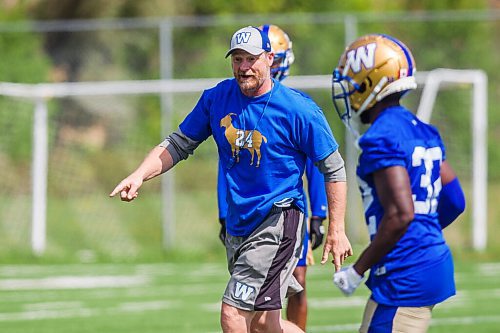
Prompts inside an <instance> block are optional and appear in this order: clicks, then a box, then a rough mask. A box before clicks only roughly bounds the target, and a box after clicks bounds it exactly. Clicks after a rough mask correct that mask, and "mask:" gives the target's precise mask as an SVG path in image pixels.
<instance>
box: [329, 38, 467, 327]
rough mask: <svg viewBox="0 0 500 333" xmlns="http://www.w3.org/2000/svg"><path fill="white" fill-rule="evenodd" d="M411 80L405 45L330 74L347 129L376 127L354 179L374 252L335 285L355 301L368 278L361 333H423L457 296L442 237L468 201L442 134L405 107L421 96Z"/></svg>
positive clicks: (368, 54)
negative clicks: (439, 308) (441, 306)
mask: <svg viewBox="0 0 500 333" xmlns="http://www.w3.org/2000/svg"><path fill="white" fill-rule="evenodd" d="M414 73H415V61H414V60H413V57H412V55H411V52H410V50H409V49H408V48H407V47H406V46H405V45H404V44H403V43H402V42H400V41H399V40H397V39H395V38H393V37H390V36H387V35H367V36H363V37H361V38H359V39H357V40H356V41H354V42H353V43H352V44H351V45H350V46H348V47H347V49H346V51H345V52H344V54H343V55H342V57H341V58H340V62H339V65H338V67H337V68H336V69H335V71H334V74H333V81H334V82H333V101H334V104H335V108H336V109H337V111H338V113H339V116H340V117H341V119H342V120H343V121H344V123H345V124H346V125H347V127H348V128H349V129H351V130H353V132H355V133H354V134H355V135H357V133H356V124H355V123H352V121H356V120H358V121H360V122H361V123H364V124H370V127H369V128H368V129H367V131H366V132H365V133H364V134H363V135H362V136H361V137H360V138H359V141H358V145H359V147H360V149H361V155H360V157H359V164H358V167H357V176H358V181H359V187H360V191H361V196H362V199H363V205H364V209H365V218H366V224H367V226H368V231H369V234H370V239H371V243H370V244H369V245H368V247H367V248H366V249H365V250H364V251H363V252H362V254H361V255H360V257H359V258H358V259H357V261H356V262H355V263H354V265H350V266H348V267H344V268H343V269H342V270H341V271H339V272H336V273H335V275H334V282H335V284H336V285H337V286H338V287H339V288H340V290H341V291H342V292H344V293H345V294H346V295H350V294H352V293H353V292H354V290H355V289H356V288H357V287H358V285H359V284H360V283H361V281H362V279H363V275H364V274H365V272H366V271H368V270H370V274H369V277H368V279H367V281H366V285H367V286H368V288H369V289H370V290H371V292H372V294H371V297H370V299H369V300H368V303H367V305H366V308H365V312H364V316H363V321H362V324H361V328H360V332H426V331H427V329H428V326H429V323H430V319H431V314H432V309H433V307H434V306H435V305H436V304H437V303H440V302H442V301H444V300H446V299H447V298H448V297H450V296H452V295H454V294H455V282H454V277H453V260H452V255H451V252H450V249H449V248H448V245H447V244H446V242H445V239H444V237H443V233H442V229H443V228H445V227H446V226H447V225H448V224H450V223H451V222H452V221H453V220H455V219H456V217H458V215H460V214H461V213H462V212H463V210H464V208H465V198H464V195H463V191H462V189H461V186H460V183H459V181H458V179H457V177H456V175H455V173H454V171H453V170H452V168H451V167H450V165H449V164H448V162H447V161H446V154H445V147H444V144H443V141H442V140H441V137H440V135H439V133H438V131H437V129H436V128H435V127H433V126H431V125H428V124H425V123H423V122H421V121H420V120H419V119H417V118H416V117H415V116H414V115H413V114H412V113H411V112H410V111H408V110H407V109H405V108H404V107H403V106H401V105H400V98H401V97H402V96H403V95H404V94H405V93H406V92H407V91H409V90H411V89H415V88H416V86H417V85H416V82H415V78H414ZM339 101H340V102H339ZM342 102H343V103H342Z"/></svg>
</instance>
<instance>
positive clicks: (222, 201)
mask: <svg viewBox="0 0 500 333" xmlns="http://www.w3.org/2000/svg"><path fill="white" fill-rule="evenodd" d="M259 29H260V30H262V31H263V32H264V33H266V34H267V35H268V37H269V41H270V42H271V49H272V51H273V53H274V60H273V64H272V65H271V76H272V77H273V78H275V79H277V80H279V81H280V82H281V81H283V80H284V79H285V78H287V77H288V74H289V71H290V66H291V65H292V64H293V62H294V60H295V57H294V54H293V49H292V41H291V39H290V37H289V36H288V34H287V33H286V32H285V31H283V29H281V28H280V27H278V26H277V25H274V24H272V25H269V24H265V25H262V26H260V27H259ZM306 111H307V110H306ZM305 174H306V178H307V194H308V197H309V203H310V209H311V218H310V219H309V220H308V224H307V227H306V230H305V233H304V241H303V244H302V253H301V256H300V258H299V262H298V263H297V267H296V268H295V270H294V271H293V276H294V277H295V279H296V280H297V282H298V283H299V284H300V285H301V286H302V288H303V289H304V290H303V291H302V292H300V293H297V294H295V295H292V296H290V297H288V303H287V307H286V318H287V319H288V320H290V321H291V322H292V323H294V324H296V325H297V326H299V327H300V328H301V329H302V330H305V329H306V326H307V310H308V309H307V308H308V307H307V293H306V272H307V266H308V265H312V264H314V258H313V255H312V250H314V249H316V248H318V247H319V246H320V245H321V244H322V243H323V236H324V228H323V220H324V219H325V218H326V209H327V206H328V203H327V201H326V193H325V181H324V178H323V175H322V174H321V172H319V170H318V168H317V167H316V166H315V165H314V163H313V162H312V161H311V159H310V158H308V159H307V162H306V168H305ZM217 203H218V208H219V222H220V224H221V228H220V232H219V238H220V239H221V241H222V243H223V244H225V239H226V216H227V184H226V178H225V177H224V171H223V169H222V166H221V164H220V163H219V170H218V175H217ZM305 207H306V208H305V212H304V213H305V214H306V218H307V213H308V211H307V200H306V205H305Z"/></svg>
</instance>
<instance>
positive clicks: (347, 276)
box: [333, 265, 363, 296]
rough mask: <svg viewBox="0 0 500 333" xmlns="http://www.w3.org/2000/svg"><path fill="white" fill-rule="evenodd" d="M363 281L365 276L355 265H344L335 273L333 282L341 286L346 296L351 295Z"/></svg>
mask: <svg viewBox="0 0 500 333" xmlns="http://www.w3.org/2000/svg"><path fill="white" fill-rule="evenodd" d="M361 281H363V276H361V275H359V274H358V273H357V272H356V271H355V270H354V267H353V265H349V266H346V267H342V268H341V269H340V271H338V272H337V273H335V274H333V283H335V285H336V286H337V287H339V289H340V291H342V292H343V293H344V295H346V296H351V295H352V293H353V292H354V290H356V288H357V287H358V286H359V284H360V283H361Z"/></svg>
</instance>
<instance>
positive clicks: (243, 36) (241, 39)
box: [236, 32, 252, 44]
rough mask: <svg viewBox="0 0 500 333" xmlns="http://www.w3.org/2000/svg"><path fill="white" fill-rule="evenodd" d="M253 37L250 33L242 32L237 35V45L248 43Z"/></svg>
mask: <svg viewBox="0 0 500 333" xmlns="http://www.w3.org/2000/svg"><path fill="white" fill-rule="evenodd" d="M251 35H252V33H250V32H240V33H239V34H237V35H236V44H241V43H248V40H249V39H250V36H251Z"/></svg>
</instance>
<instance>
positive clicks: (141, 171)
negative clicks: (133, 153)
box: [134, 146, 173, 180]
mask: <svg viewBox="0 0 500 333" xmlns="http://www.w3.org/2000/svg"><path fill="white" fill-rule="evenodd" d="M172 166H173V161H172V156H171V155H170V153H169V151H168V150H167V149H165V148H164V147H160V146H156V147H154V148H153V149H152V150H151V151H150V152H149V154H148V155H147V156H146V158H144V160H143V161H142V163H141V164H140V165H139V167H138V168H137V169H136V170H135V171H134V174H136V175H137V176H139V177H141V178H142V180H149V179H151V178H154V177H156V176H158V175H160V174H162V173H164V172H166V171H168V170H169V169H171V168H172Z"/></svg>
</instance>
